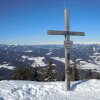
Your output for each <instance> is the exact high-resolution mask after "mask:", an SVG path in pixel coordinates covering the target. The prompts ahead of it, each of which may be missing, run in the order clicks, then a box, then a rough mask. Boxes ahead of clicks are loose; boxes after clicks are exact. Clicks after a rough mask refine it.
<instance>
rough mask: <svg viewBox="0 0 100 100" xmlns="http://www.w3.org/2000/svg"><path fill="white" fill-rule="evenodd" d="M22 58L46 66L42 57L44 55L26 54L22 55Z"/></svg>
mask: <svg viewBox="0 0 100 100" xmlns="http://www.w3.org/2000/svg"><path fill="white" fill-rule="evenodd" d="M22 58H23V59H28V60H33V61H34V62H35V63H36V64H37V66H46V64H45V63H44V62H43V59H44V58H45V57H28V56H25V55H23V56H22Z"/></svg>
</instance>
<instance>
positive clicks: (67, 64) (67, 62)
mask: <svg viewBox="0 0 100 100" xmlns="http://www.w3.org/2000/svg"><path fill="white" fill-rule="evenodd" d="M64 14H65V31H68V32H69V31H70V26H69V9H65V10H64ZM66 41H67V42H68V41H70V35H69V34H68V35H65V42H66ZM65 42H64V43H65ZM64 45H65V44H64ZM69 67H70V48H67V47H66V45H65V91H69V90H70V75H69Z"/></svg>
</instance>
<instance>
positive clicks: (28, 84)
mask: <svg viewBox="0 0 100 100" xmlns="http://www.w3.org/2000/svg"><path fill="white" fill-rule="evenodd" d="M99 94H100V80H89V81H77V82H72V83H71V91H70V92H65V91H64V82H45V83H43V82H32V81H0V100H100V95H99Z"/></svg>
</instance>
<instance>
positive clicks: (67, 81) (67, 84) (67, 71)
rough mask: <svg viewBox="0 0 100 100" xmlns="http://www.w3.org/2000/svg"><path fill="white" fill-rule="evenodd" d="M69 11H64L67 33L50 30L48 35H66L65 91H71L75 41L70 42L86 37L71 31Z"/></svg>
mask: <svg viewBox="0 0 100 100" xmlns="http://www.w3.org/2000/svg"><path fill="white" fill-rule="evenodd" d="M69 13H70V12H69V9H67V8H66V9H65V10H64V16H65V31H59V30H48V35H64V36H65V40H64V47H65V91H70V81H71V80H70V75H71V72H70V49H71V47H72V45H73V41H70V36H71V35H72V36H85V33H84V32H73V31H70V26H69V25H70V24H69Z"/></svg>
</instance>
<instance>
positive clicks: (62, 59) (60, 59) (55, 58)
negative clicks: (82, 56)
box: [51, 57, 73, 63]
mask: <svg viewBox="0 0 100 100" xmlns="http://www.w3.org/2000/svg"><path fill="white" fill-rule="evenodd" d="M51 59H54V60H58V61H61V62H63V63H65V58H60V57H51ZM70 63H73V61H72V60H70Z"/></svg>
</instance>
